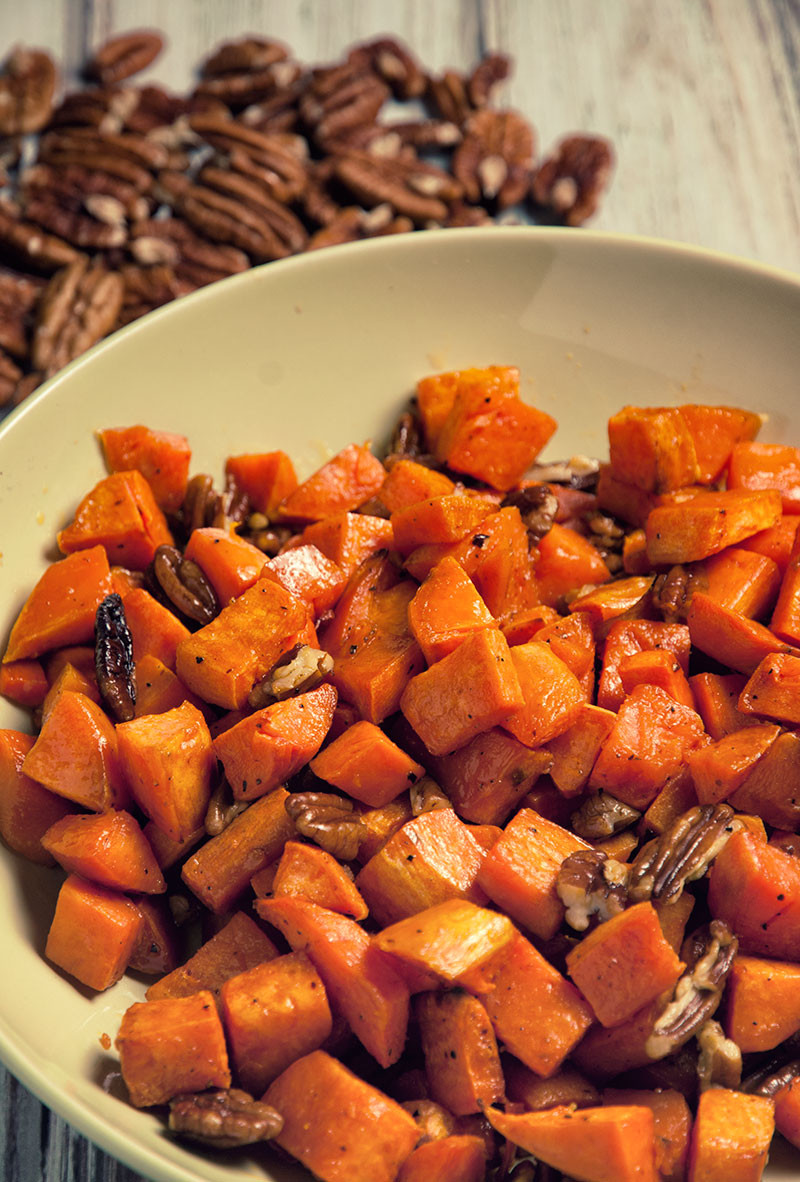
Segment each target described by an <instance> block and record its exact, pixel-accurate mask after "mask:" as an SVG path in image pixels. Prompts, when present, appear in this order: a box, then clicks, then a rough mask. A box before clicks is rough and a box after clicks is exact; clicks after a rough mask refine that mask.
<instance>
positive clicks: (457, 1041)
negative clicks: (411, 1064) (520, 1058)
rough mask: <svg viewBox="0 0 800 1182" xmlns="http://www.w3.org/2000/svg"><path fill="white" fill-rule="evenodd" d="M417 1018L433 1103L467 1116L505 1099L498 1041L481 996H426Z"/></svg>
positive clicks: (420, 1000)
mask: <svg viewBox="0 0 800 1182" xmlns="http://www.w3.org/2000/svg"><path fill="white" fill-rule="evenodd" d="M416 1015H417V1021H418V1023H419V1031H420V1038H421V1041H422V1050H423V1053H424V1055H425V1073H426V1075H427V1078H428V1085H429V1087H430V1093H431V1098H432V1099H433V1100H435V1101H436V1102H437V1103H439V1104H442V1105H443V1106H444V1107H445V1108H448V1109H449V1110H450V1112H452V1113H454V1114H455V1115H456V1116H467V1115H468V1114H469V1113H471V1112H481V1111H482V1110H483V1107H484V1105H486V1104H494V1103H495V1102H496V1101H498V1100H502V1099H503V1097H504V1094H505V1086H504V1082H503V1072H502V1068H501V1066H500V1056H499V1054H498V1050H497V1040H496V1038H495V1036H494V1031H493V1030H492V1024H491V1022H490V1020H489V1015H488V1014H487V1013H486V1010H485V1009H484V1007H483V1005H482V1004H481V1002H480V1001H478V999H477V997H471V996H470V995H469V994H468V993H462V992H460V991H458V990H456V991H452V992H450V991H448V992H441V993H440V992H431V993H422V994H420V995H419V997H418V998H417V999H416Z"/></svg>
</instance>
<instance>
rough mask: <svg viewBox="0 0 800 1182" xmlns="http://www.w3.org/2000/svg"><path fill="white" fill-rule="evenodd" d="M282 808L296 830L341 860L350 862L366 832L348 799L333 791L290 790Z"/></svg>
mask: <svg viewBox="0 0 800 1182" xmlns="http://www.w3.org/2000/svg"><path fill="white" fill-rule="evenodd" d="M286 811H287V813H288V814H289V816H290V817H291V818H292V820H293V821H294V824H295V828H296V829H297V832H298V833H300V834H302V836H303V837H307V838H308V839H309V840H310V841H314V842H316V844H317V845H318V846H321V847H322V849H324V850H326V851H327V852H328V853H329V854H333V856H334V857H335V858H339V859H340V860H341V861H343V862H352V860H353V858H355V857H356V855H357V854H358V849H359V846H360V845H361V841H362V839H363V838H364V837H366V835H367V827H366V825H365V824H364V822H363V821H362V820H361V818H360V817H358V816H356V814H355V813H354V812H353V802H352V800H349V799H348V798H347V797H345V796H337V795H336V794H335V793H333V792H293V793H292V794H291V795H290V796H288V797H287V798H286Z"/></svg>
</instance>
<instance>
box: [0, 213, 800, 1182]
mask: <svg viewBox="0 0 800 1182" xmlns="http://www.w3.org/2000/svg"><path fill="white" fill-rule="evenodd" d="M799 326H800V281H798V279H797V278H793V277H791V276H789V275H784V274H781V273H780V272H777V271H770V270H767V269H766V268H761V267H758V266H753V265H750V264H747V263H743V262H738V261H736V260H733V259H728V258H724V257H722V256H718V255H716V256H715V255H710V254H706V253H704V252H700V251H697V250H693V249H689V248H683V247H678V246H673V245H669V244H664V243H657V242H650V241H644V240H632V239H625V238H622V237H612V236H607V235H597V234H593V233H591V232H586V231H580V232H579V231H574V230H566V231H564V230H545V229H531V228H526V229H499V228H492V229H488V230H464V231H459V230H447V231H440V232H428V233H424V234H413V235H403V236H399V237H393V238H384V239H379V240H375V241H372V242H368V243H362V244H359V245H356V246H352V247H349V246H347V247H339V248H337V249H335V250H328V251H322V252H319V253H315V254H310V255H305V256H301V257H298V258H294V259H290V260H288V261H286V262H281V263H273V264H269V265H268V266H266V267H261V268H258V269H256V270H253V271H250V272H249V273H247V274H245V275H241V276H237V277H235V278H233V279H229V280H226V281H224V282H222V283H220V284H217V285H215V286H213V287H211V288H206V289H205V290H203V291H201V292H198V293H197V294H195V295H193V296H190V297H188V298H186V299H184V300H180V301H179V302H177V303H174V304H171V305H170V306H168V307H167V308H165V309H162V310H159V311H157V312H155V313H153V314H151V315H150V316H147V317H145V318H144V319H143V320H140V321H139V322H137V323H136V324H133V325H131V326H130V327H129V328H127V329H125V330H124V331H122V332H120V333H118V334H117V335H116V336H114V337H113V338H111V339H110V340H109V341H107V342H104V343H102V344H101V345H99V346H98V347H97V348H96V349H94V350H92V351H91V353H89V354H87V355H86V356H84V357H82V358H80V359H79V360H78V361H77V362H75V363H74V364H73V365H71V366H69V367H68V368H67V369H66V370H64V371H63V372H62V373H60V374H59V375H58V376H57V377H56V378H54V379H53V380H52V381H51V382H49V383H48V384H47V386H46V387H43V388H42V389H41V390H40V391H39V392H37V393H36V394H35V395H34V396H33V397H32V398H30V399H29V400H28V401H27V402H26V403H24V404H23V405H22V406H21V407H20V408H19V409H18V410H17V411H16V412H15V413H14V414H12V415H11V416H10V417H9V419H8V420H6V421H5V422H4V423H2V424H0V505H1V506H2V521H3V524H2V536H0V550H1V551H2V558H1V559H0V562H1V565H0V644H2V646H3V647H4V645H5V638H6V637H7V632H8V629H9V628H10V625H11V622H12V620H13V618H14V617H15V615H16V613H17V611H18V610H19V607H20V606H21V604H22V602H23V601H24V598H25V596H26V595H27V593H28V591H29V589H30V587H31V586H32V584H33V583H34V581H35V580H36V578H37V577H38V575H39V574H40V573H41V571H42V569H43V567H44V566H45V564H46V562H47V561H48V558H49V557H51V556H52V554H53V548H54V539H55V533H56V530H57V529H58V528H59V527H60V526H62V525H63V524H64V523H65V522H66V521H68V520H69V518H70V517H71V514H72V511H73V509H74V507H75V505H76V503H77V502H78V500H79V498H80V497H81V496H82V494H83V493H84V492H85V491H86V490H87V489H88V488H89V487H90V486H91V485H92V484H93V483H94V482H95V481H96V480H97V479H99V478H100V477H101V476H102V475H103V474H104V470H103V466H102V463H101V457H100V452H99V448H98V445H97V442H96V440H95V437H94V434H93V432H94V431H95V430H96V429H97V428H100V427H110V426H124V425H130V424H133V423H145V424H147V425H148V426H152V427H157V428H161V429H164V430H171V431H178V432H183V433H184V434H186V435H188V436H189V439H190V441H191V443H192V446H193V450H194V458H193V471H194V472H203V471H209V472H211V473H213V474H214V477H215V480H219V478H220V475H221V472H222V463H223V460H224V458H225V456H226V455H227V454H229V453H235V452H243V451H256V450H264V451H267V450H272V449H274V448H284V449H285V450H287V451H288V452H289V453H290V454H291V455H292V456H293V457H294V458H295V460H296V462H297V465H298V467H299V469H300V471H301V472H302V473H303V474H307V473H309V472H310V471H311V470H312V469H313V468H315V467H316V466H318V464H319V463H320V462H321V460H322V459H323V458H326V457H327V456H328V455H330V454H331V453H332V451H335V450H337V449H338V448H340V447H342V446H343V445H345V444H346V443H349V442H351V441H353V440H358V441H363V440H365V439H369V438H372V439H375V440H376V441H382V440H383V439H384V438H385V436H386V434H387V431H388V429H389V428H390V426H391V424H392V422H393V420H394V418H395V416H396V414H397V413H398V411H399V410H400V408H401V407H402V406H403V404H404V402H405V400H406V398H407V396H408V395H409V393H411V391H412V390H413V386H414V383H415V381H416V379H417V378H419V377H421V376H423V375H424V374H427V373H431V372H435V371H437V370H444V369H452V368H460V367H466V366H470V365H486V364H491V363H506V364H515V365H518V366H519V367H520V368H521V371H522V377H523V395H524V397H526V398H527V399H528V400H529V401H531V402H533V403H534V404H536V405H538V406H540V407H542V408H543V409H545V410H548V411H550V412H552V413H553V414H554V415H555V416H556V418H557V419H558V421H559V424H560V426H559V430H558V431H557V433H556V435H555V436H554V438H553V440H552V441H551V443H550V445H549V447H548V453H547V454H548V456H549V457H551V458H558V457H564V456H569V455H571V454H574V453H575V452H578V451H580V452H583V453H587V454H590V455H591V454H599V455H604V454H606V451H607V444H606V431H605V424H606V420H607V418H608V416H609V414H610V413H611V412H613V411H614V410H616V409H618V408H619V407H620V406H622V405H623V404H625V403H635V404H639V405H648V404H650V405H658V404H668V403H679V402H689V401H696V402H712V403H732V404H737V405H742V406H746V407H750V408H752V409H754V410H758V411H763V412H766V413H767V414H768V415H769V416H770V417H769V422H768V423H767V425H766V427H765V429H764V432H763V435H762V438H763V439H765V440H767V441H786V442H794V443H798V442H800V386H799V385H798V375H800V327H799ZM0 726H17V727H25V726H26V719H25V717H24V715H23V714H22V712H19V711H16V710H14V709H13V708H12V707H11V706H10V705H9V704H8V703H7V702H2V703H0ZM58 881H59V879H58V875H57V874H56V873H55V872H52V871H44V870H41V869H39V868H36V867H33V866H30V865H27V864H24V863H23V862H22V861H21V860H19V859H17V858H16V857H14V856H12V855H10V854H8V852H7V851H5V850H3V851H1V852H0V911H1V912H2V915H3V922H2V926H0V964H2V965H3V974H4V980H3V989H2V993H0V1055H2V1058H3V1060H4V1061H5V1062H6V1064H7V1065H8V1066H9V1068H10V1069H11V1070H12V1071H13V1072H14V1073H15V1074H16V1075H17V1076H19V1078H20V1079H21V1080H22V1081H23V1082H24V1083H25V1084H26V1085H27V1086H28V1087H29V1088H31V1089H32V1090H33V1091H34V1092H35V1093H36V1094H37V1095H38V1096H39V1097H40V1098H41V1099H42V1100H43V1101H44V1102H45V1103H46V1104H48V1105H49V1106H51V1107H52V1108H53V1109H55V1110H56V1111H57V1112H59V1113H60V1114H61V1115H63V1116H64V1117H65V1118H66V1119H67V1120H68V1121H70V1122H71V1123H72V1124H73V1125H74V1126H75V1127H77V1128H78V1129H80V1130H81V1131H82V1132H83V1133H85V1134H86V1135H87V1136H89V1137H90V1138H91V1139H92V1140H93V1141H95V1142H96V1143H97V1144H98V1145H100V1146H101V1147H102V1148H104V1149H105V1150H107V1151H108V1152H110V1153H112V1154H114V1155H116V1156H117V1157H119V1158H121V1159H122V1160H123V1161H125V1162H126V1163H127V1164H128V1165H130V1166H131V1167H132V1168H133V1169H135V1170H138V1171H139V1172H140V1173H142V1174H145V1175H147V1176H148V1177H150V1178H152V1179H156V1180H157V1182H179V1180H180V1182H232V1180H233V1179H235V1178H238V1177H242V1176H244V1175H246V1176H247V1177H249V1178H252V1177H253V1176H254V1175H255V1177H264V1178H272V1179H281V1180H283V1179H289V1178H296V1177H298V1176H299V1173H298V1171H296V1170H292V1169H291V1168H290V1167H281V1166H277V1165H275V1164H274V1163H273V1164H269V1160H270V1159H268V1158H267V1156H266V1155H263V1154H262V1155H261V1156H260V1157H259V1156H258V1155H257V1154H255V1155H253V1157H252V1158H250V1157H243V1158H242V1159H241V1160H239V1159H235V1160H233V1162H232V1164H229V1162H228V1159H226V1158H224V1157H222V1156H220V1157H213V1158H209V1157H204V1156H201V1155H199V1154H195V1153H193V1152H191V1151H189V1150H187V1149H184V1148H182V1147H181V1146H179V1145H177V1144H175V1143H173V1142H172V1141H170V1140H169V1139H167V1138H166V1137H165V1136H164V1133H163V1131H162V1125H161V1123H160V1121H159V1120H157V1119H156V1118H155V1117H154V1116H152V1115H149V1114H147V1113H143V1112H136V1111H135V1110H134V1109H132V1108H131V1107H129V1106H128V1105H127V1103H126V1102H124V1101H123V1100H121V1099H120V1098H118V1094H115V1089H114V1087H113V1083H112V1086H111V1088H110V1091H109V1090H107V1086H108V1080H109V1079H111V1080H112V1081H113V1073H114V1071H115V1068H116V1062H115V1059H114V1056H113V1052H111V1053H108V1052H105V1051H103V1049H102V1046H101V1043H100V1039H101V1036H102V1035H103V1034H108V1035H109V1036H110V1037H111V1038H112V1039H113V1038H114V1036H115V1034H116V1032H117V1028H118V1024H119V1020H120V1017H121V1015H122V1013H123V1011H124V1010H125V1008H126V1007H127V1006H128V1004H129V1003H130V1002H131V1001H133V1000H138V999H139V998H140V997H141V994H142V987H141V986H139V985H137V984H136V983H133V982H131V981H128V980H123V981H122V982H121V983H120V984H119V985H117V986H116V987H115V988H114V989H112V990H109V991H108V992H107V993H103V994H99V995H97V996H91V995H90V994H89V992H88V991H85V990H81V989H79V988H76V987H75V985H74V984H73V983H71V982H70V981H69V980H67V979H66V978H65V977H64V976H62V975H60V974H58V973H57V972H55V971H54V970H53V969H52V968H51V967H50V966H49V965H48V964H47V963H46V962H45V960H44V959H43V956H42V950H43V946H44V941H45V938H46V933H47V928H48V925H49V922H50V918H51V915H52V907H53V901H54V898H55V894H56V890H57V885H58ZM104 1084H106V1087H104ZM254 1163H255V1164H254ZM270 1171H272V1172H270ZM768 1177H769V1178H770V1179H771V1180H775V1182H777V1180H778V1179H784V1180H787V1179H790V1178H794V1179H797V1178H798V1177H800V1158H798V1156H797V1154H791V1153H789V1152H788V1151H787V1152H786V1154H784V1153H783V1151H782V1150H781V1149H780V1148H778V1149H777V1150H776V1151H775V1153H774V1154H773V1159H772V1162H771V1165H770V1167H769V1173H768Z"/></svg>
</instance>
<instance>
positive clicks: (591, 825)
mask: <svg viewBox="0 0 800 1182" xmlns="http://www.w3.org/2000/svg"><path fill="white" fill-rule="evenodd" d="M641 815H642V814H641V813H640V812H639V810H638V809H634V808H631V806H630V805H628V804H623V802H622V801H621V800H617V798H616V797H615V796H609V794H608V793H607V792H602V791H600V792H595V793H593V794H592V795H591V796H588V797H587V798H586V800H585V801H584V802H583V804H582V805H581V807H580V808H579V809H577V810H576V811H575V812H574V813H573V814H572V817H571V818H570V824H571V825H572V828H573V830H574V832H575V833H577V835H578V837H582V838H583V839H584V841H602V840H603V838H605V837H612V836H613V835H614V834H615V833H619V832H621V830H623V829H627V828H628V826H629V825H633V824H634V822H635V821H638V820H639V818H640V817H641Z"/></svg>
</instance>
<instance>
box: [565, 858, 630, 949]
mask: <svg viewBox="0 0 800 1182" xmlns="http://www.w3.org/2000/svg"><path fill="white" fill-rule="evenodd" d="M627 881H628V867H627V866H625V865H623V863H622V862H617V861H616V859H614V858H609V857H608V856H607V855H606V854H604V853H602V852H601V851H600V850H576V852H575V853H574V854H570V855H569V856H568V857H566V858H565V859H564V861H563V862H562V863H561V867H560V869H559V872H558V881H557V884H556V890H557V892H558V897H559V899H560V900H561V902H562V903H563V904H564V906H565V907H566V909H567V911H566V915H565V917H564V918H565V919H566V921H567V923H568V924H569V925H570V927H571V928H574V929H575V931H576V932H584V931H586V929H587V928H588V926H589V923H590V921H591V919H592V917H593V916H597V917H598V919H599V920H600V921H601V922H602V921H604V920H606V919H611V917H612V916H613V915H619V914H620V913H621V912H622V911H624V910H625V908H626V906H627V904H628V893H627V889H626V886H627Z"/></svg>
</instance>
